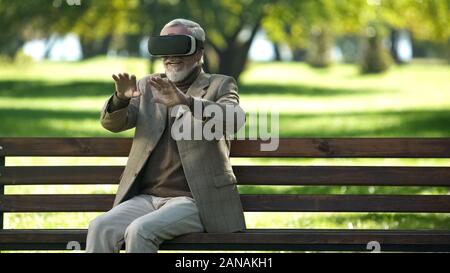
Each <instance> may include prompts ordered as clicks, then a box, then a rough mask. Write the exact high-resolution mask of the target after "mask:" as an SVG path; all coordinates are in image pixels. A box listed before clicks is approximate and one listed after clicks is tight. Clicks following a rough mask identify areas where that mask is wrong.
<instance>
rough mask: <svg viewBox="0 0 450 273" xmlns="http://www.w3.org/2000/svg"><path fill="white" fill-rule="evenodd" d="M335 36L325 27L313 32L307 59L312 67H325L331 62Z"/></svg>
mask: <svg viewBox="0 0 450 273" xmlns="http://www.w3.org/2000/svg"><path fill="white" fill-rule="evenodd" d="M332 46H333V37H332V34H331V33H330V31H328V30H326V29H325V28H317V29H316V30H315V31H313V32H312V33H311V39H310V42H309V46H308V52H307V61H308V63H309V64H310V65H311V66H312V67H318V68H324V67H328V66H330V64H331V47H332Z"/></svg>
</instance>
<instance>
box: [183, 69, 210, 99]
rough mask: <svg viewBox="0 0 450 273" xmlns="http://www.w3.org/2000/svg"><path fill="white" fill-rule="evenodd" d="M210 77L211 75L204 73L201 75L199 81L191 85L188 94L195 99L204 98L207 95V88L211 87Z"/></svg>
mask: <svg viewBox="0 0 450 273" xmlns="http://www.w3.org/2000/svg"><path fill="white" fill-rule="evenodd" d="M210 77H211V75H210V74H207V73H205V72H203V71H202V72H201V73H200V75H198V77H197V79H196V80H195V81H194V82H193V83H192V84H191V86H190V87H189V89H188V91H187V92H186V94H188V95H191V96H193V97H203V95H205V93H206V90H205V88H206V87H208V86H209V78H210Z"/></svg>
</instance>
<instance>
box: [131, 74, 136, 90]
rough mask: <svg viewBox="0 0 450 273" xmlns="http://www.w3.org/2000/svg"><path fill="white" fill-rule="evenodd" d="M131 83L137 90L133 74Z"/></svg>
mask: <svg viewBox="0 0 450 273" xmlns="http://www.w3.org/2000/svg"><path fill="white" fill-rule="evenodd" d="M131 85H132V86H133V88H134V89H136V90H137V86H136V76H135V75H131Z"/></svg>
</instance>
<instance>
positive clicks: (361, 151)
mask: <svg viewBox="0 0 450 273" xmlns="http://www.w3.org/2000/svg"><path fill="white" fill-rule="evenodd" d="M131 142H132V139H131V138H61V137H60V138H58V137H53V138H45V137H33V138H23V137H22V138H20V137H17V138H11V137H4V138H0V146H2V147H3V149H2V150H1V151H0V156H2V155H4V156H116V157H119V156H128V153H129V151H130V148H131ZM261 143H267V142H264V141H260V140H234V141H233V142H232V149H231V156H233V157H330V158H335V157H373V158H380V157H382V158H389V157H398V158H408V157H411V158H450V138H282V139H279V149H277V150H276V151H261ZM55 147H58V148H57V149H55Z"/></svg>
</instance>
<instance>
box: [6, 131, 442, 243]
mask: <svg viewBox="0 0 450 273" xmlns="http://www.w3.org/2000/svg"><path fill="white" fill-rule="evenodd" d="M131 141H132V140H131V139H130V138H0V147H1V148H0V249H2V250H49V249H53V250H59V249H66V245H67V243H68V242H69V241H78V242H80V243H81V244H82V246H83V245H84V243H85V240H86V233H87V231H86V230H85V229H77V230H75V229H70V230H68V229H54V230H53V229H52V230H40V229H30V230H20V229H4V228H3V218H4V214H5V213H18V212H32V213H38V212H104V211H107V210H108V209H110V208H111V206H112V202H113V195H104V194H95V195H94V194H65V195H10V194H4V187H5V186H14V185H66V184H77V185H89V184H117V183H118V181H119V177H120V175H121V173H122V171H123V166H6V167H5V166H4V165H5V158H6V157H17V156H26V157H28V156H50V157H53V156H56V157H61V156H65V157H85V156H88V157H93V156H95V157H126V156H127V155H128V152H129V150H130V147H131ZM259 150H260V141H256V140H245V141H243V140H241V141H238V140H236V141H233V143H232V151H231V156H232V157H279V158H288V157H289V158H295V157H299V158H300V157H303V158H391V157H392V158H450V138H421V139H415V138H378V139H377V138H295V139H280V147H279V149H278V150H277V151H274V152H261V151H259ZM233 168H234V171H235V173H236V176H237V179H238V183H239V184H240V185H286V186H293V185H309V186H318V185H321V186H323V185H327V186H400V187H412V186H422V187H449V186H450V167H426V166H420V167H400V166H234V167H233ZM241 198H242V203H243V207H244V210H245V211H247V212H336V213H339V212H398V213H401V212H420V213H447V215H448V213H449V212H450V195H420V194H416V195H373V194H367V195H342V194H333V195H332V194H329V195H328V194H326V195H315V194H314V195H311V194H241ZM370 241H378V242H379V243H380V244H381V250H382V251H450V227H449V229H447V230H354V229H342V230H341V229H339V230H338V229H331V230H330V229H249V230H247V231H245V232H238V233H229V234H222V233H196V234H188V235H184V236H180V237H178V238H176V239H174V240H172V241H167V242H165V243H164V244H163V245H162V246H161V249H179V250H194V249H198V250H204V249H211V250H212V249H214V250H329V251H335V250H356V251H367V249H366V246H367V243H368V242H370Z"/></svg>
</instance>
